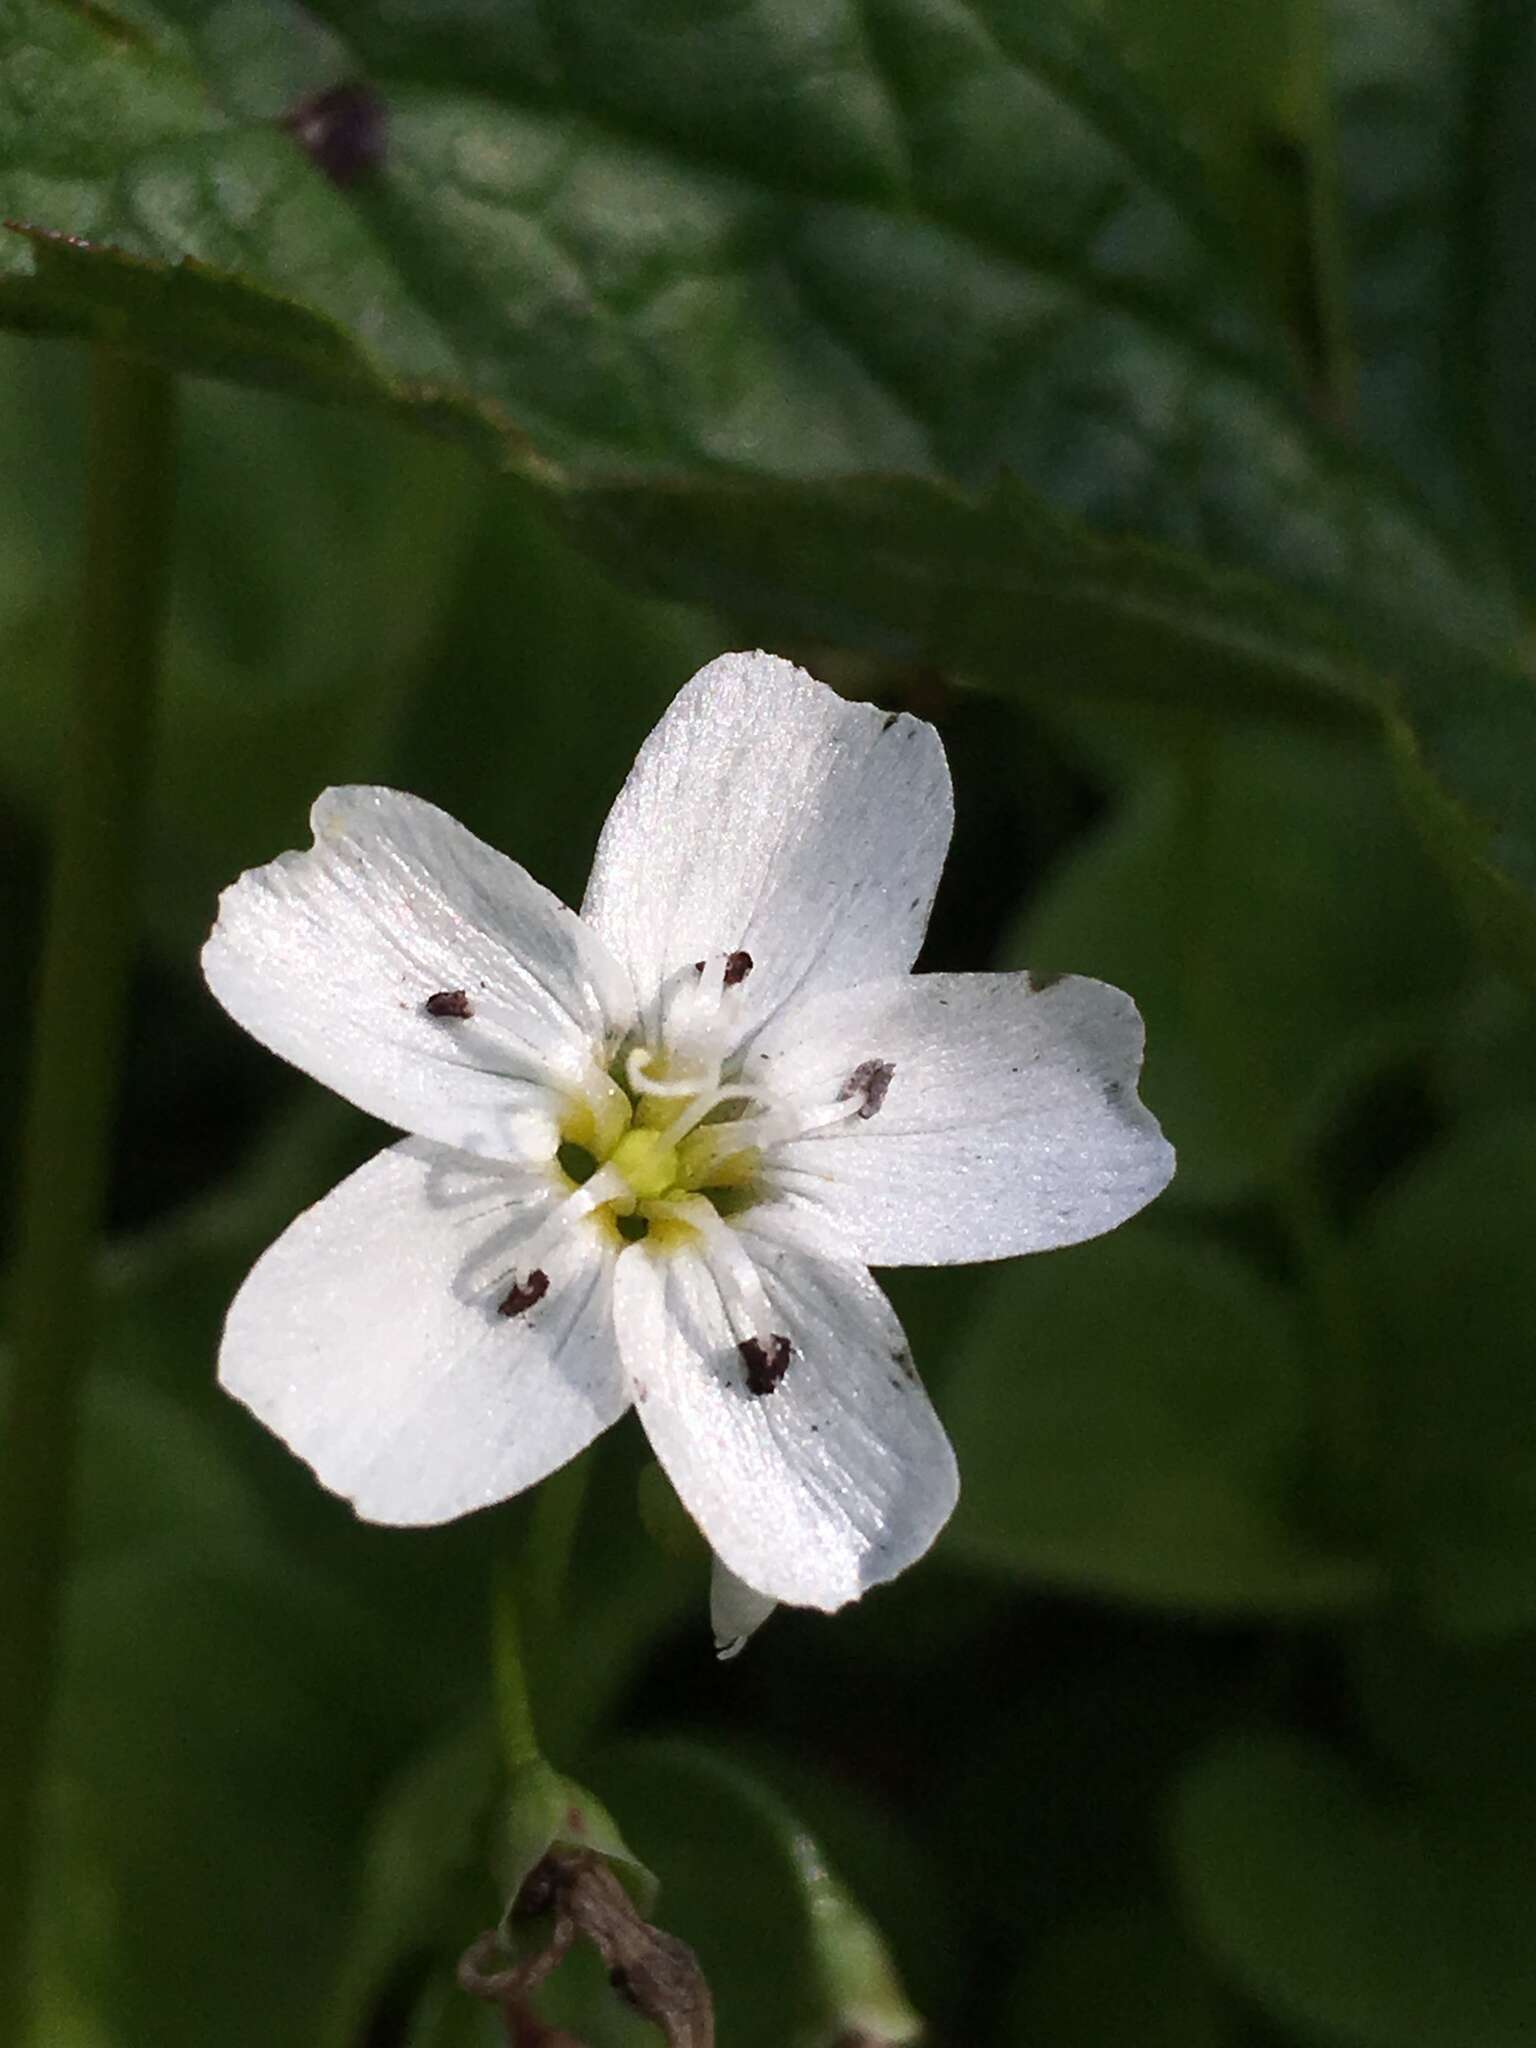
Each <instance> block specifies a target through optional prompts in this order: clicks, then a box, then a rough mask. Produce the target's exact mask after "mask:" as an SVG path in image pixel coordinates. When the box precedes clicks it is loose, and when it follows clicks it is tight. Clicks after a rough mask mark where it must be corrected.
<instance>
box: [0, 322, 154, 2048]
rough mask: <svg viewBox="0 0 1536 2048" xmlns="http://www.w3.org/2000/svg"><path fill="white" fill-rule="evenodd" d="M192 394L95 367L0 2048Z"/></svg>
mask: <svg viewBox="0 0 1536 2048" xmlns="http://www.w3.org/2000/svg"><path fill="white" fill-rule="evenodd" d="M174 421H175V401H174V394H173V390H172V387H171V384H170V382H169V380H168V379H167V378H166V377H165V376H164V375H163V374H162V373H160V372H159V371H157V370H151V369H147V368H144V367H142V366H141V365H138V364H132V363H128V362H125V361H123V360H121V359H119V358H117V357H115V356H112V355H109V354H107V353H106V352H104V351H101V352H98V354H97V355H96V357H95V360H94V363H93V367H92V373H91V393H90V422H89V437H88V463H89V474H88V477H87V483H86V543H85V583H84V592H83V598H82V604H81V612H80V622H79V631H80V638H79V646H78V672H77V676H76V681H75V693H74V702H73V707H72V717H71V724H70V729H69V731H68V734H67V736H66V740H65V744H64V751H63V758H62V761H61V764H60V780H59V790H58V808H57V817H56V825H55V839H54V855H53V876H52V885H51V889H50V895H49V902H48V921H47V933H46V939H45V942H44V947H43V957H42V965H41V973H40V978H39V982H38V985H37V988H36V990H35V992H34V994H33V997H32V1003H31V1010H32V1022H33V1043H32V1053H31V1068H30V1073H29V1079H28V1094H27V1102H26V1114H25V1122H24V1126H23V1135H22V1144H21V1166H20V1175H19V1183H18V1208H17V1248H16V1258H15V1265H14V1269H13V1273H12V1279H11V1290H10V1302H11V1371H10V1377H9V1380H8V1383H7V1385H6V1389H5V1406H4V1416H3V1425H0V1614H3V1615H4V1617H5V1624H4V1625H5V1636H6V1642H5V1654H4V1656H3V1657H0V1843H3V1844H4V1845H5V1846H4V1852H3V1854H0V2043H4V2044H7V2048H9V2044H11V2043H13V2042H16V2041H19V2040H20V2039H21V2038H22V2037H23V2033H22V2030H23V2027H24V2025H25V2019H26V2010H27V2004H28V1955H29V1944H30V1939H31V1934H30V1928H31V1916H32V1899H33V1894H34V1891H35V1868H36V1863H37V1850H38V1841H39V1786H40V1782H41V1779H42V1765H43V1762H44V1757H45V1749H46V1742H47V1736H48V1726H49V1719H50V1715H51V1711H52V1707H53V1700H54V1695H55V1692H56V1690H57V1665H58V1656H59V1637H60V1612H61V1606H62V1589H63V1580H64V1574H65V1570H66V1567H67V1564H68V1549H69V1542H68V1536H69V1526H70V1505H71V1490H72V1489H71V1481H72V1477H73V1466H74V1456H75V1437H76V1425H77V1417H78V1412H79V1406H80V1390H81V1385H82V1382H83V1379H84V1376H85V1370H86V1367H87V1364H88V1362H89V1359H90V1354H91V1345H92V1337H93V1327H92V1326H93V1318H92V1313H91V1309H92V1303H91V1294H92V1286H91V1278H92V1272H93V1268H94V1265H95V1256H94V1251H95V1239H96V1236H97V1232H98V1227H99V1225H100V1221H101V1213H102V1205H103V1200H104V1196H105V1189H106V1178H107V1165H108V1157H109V1151H110V1145H111V1139H112V1128H113V1115H114V1110H115V1106H116V1101H117V1086H118V1066H119V1053H120V1042H121V1037H122V1016H123V1008H124V1001H125V995H126V989H127V978H128V968H129V963H130V958H131V955H132V951H133V934H134V925H135V917H134V912H135V907H136V905H135V895H136V889H135V883H136V876H137V870H138V852H139V842H140V837H141V832H142V826H143V818H144V811H145V793H146V788H147V783H148V778H149V765H150V733H151V723H152V714H153V706H154V694H155V676H156V668H157V654H158V647H159V640H160V631H161V624H162V620H163V618H164V613H165V605H166V595H167V588H168V582H169V574H168V572H169V562H170V525H171V500H172V471H173V441H174Z"/></svg>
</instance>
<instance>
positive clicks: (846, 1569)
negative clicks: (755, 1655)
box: [614, 1217, 958, 1610]
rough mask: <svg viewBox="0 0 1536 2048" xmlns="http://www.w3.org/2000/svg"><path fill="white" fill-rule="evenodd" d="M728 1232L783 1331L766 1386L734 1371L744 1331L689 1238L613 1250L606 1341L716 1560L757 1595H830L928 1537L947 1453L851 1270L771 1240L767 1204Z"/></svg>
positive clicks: (872, 1576)
mask: <svg viewBox="0 0 1536 2048" xmlns="http://www.w3.org/2000/svg"><path fill="white" fill-rule="evenodd" d="M736 1235H737V1239H738V1242H739V1246H740V1250H741V1252H742V1254H743V1255H744V1256H745V1257H747V1258H749V1259H750V1260H751V1261H752V1263H753V1266H754V1267H755V1270H756V1275H757V1280H758V1282H759V1283H760V1287H761V1291H762V1296H763V1297H764V1300H765V1303H766V1308H765V1313H766V1315H767V1316H768V1318H769V1328H770V1329H771V1330H772V1331H776V1332H779V1333H782V1334H783V1335H784V1336H785V1337H786V1339H787V1341H788V1345H789V1354H788V1357H787V1359H786V1361H785V1366H784V1370H783V1371H782V1373H781V1374H780V1375H779V1377H778V1379H777V1381H776V1383H775V1384H774V1386H773V1387H772V1389H771V1390H768V1391H765V1392H758V1391H754V1389H753V1387H752V1386H751V1385H750V1384H749V1379H748V1371H747V1366H746V1364H745V1363H744V1361H743V1357H742V1350H741V1343H742V1339H743V1338H744V1337H750V1336H751V1335H752V1334H753V1333H752V1332H749V1331H745V1330H743V1329H742V1328H741V1327H740V1321H739V1313H738V1308H737V1307H736V1306H732V1307H728V1306H727V1303H726V1300H725V1299H724V1297H723V1296H722V1291H721V1280H720V1277H718V1276H717V1275H716V1274H715V1273H714V1272H712V1271H711V1268H710V1266H709V1264H708V1263H707V1262H706V1259H705V1258H704V1257H703V1256H702V1255H700V1253H698V1252H696V1251H692V1250H686V1249H685V1250H679V1251H675V1252H671V1253H659V1254H658V1253H655V1252H652V1251H651V1250H650V1249H648V1247H647V1246H646V1245H645V1244H638V1245H634V1246H632V1247H631V1248H630V1249H629V1250H628V1251H626V1252H625V1253H623V1254H622V1256H621V1257H620V1259H619V1262H618V1270H617V1273H616V1276H615V1281H614V1308H615V1314H616V1317H617V1327H618V1334H619V1345H620V1350H621V1352H622V1354H623V1357H624V1362H625V1365H626V1368H627V1370H628V1372H629V1375H630V1380H631V1383H632V1385H633V1387H634V1390H635V1395H636V1400H637V1404H638V1412H639V1415H640V1419H641V1421H642V1423H643V1424H644V1426H645V1429H646V1433H647V1434H648V1436H649V1437H650V1440H651V1444H652V1447H653V1448H654V1450H655V1452H656V1455H657V1457H658V1458H659V1459H660V1460H661V1463H662V1465H663V1467H664V1468H665V1470H666V1472H667V1475H668V1477H669V1478H670V1479H671V1481H672V1484H673V1486H674V1487H675V1488H676V1490H677V1493H678V1496H679V1498H680V1499H681V1500H682V1502H683V1504H684V1506H685V1507H686V1508H687V1509H688V1511H689V1513H690V1514H691V1515H692V1516H693V1517H694V1519H695V1520H696V1521H697V1522H698V1524H699V1526H700V1528H701V1529H702V1530H703V1531H704V1534H705V1536H706V1537H707V1538H708V1539H709V1542H710V1544H711V1546H712V1547H713V1549H714V1551H715V1553H716V1555H717V1556H718V1557H719V1559H720V1560H721V1562H722V1564H723V1565H724V1566H725V1568H726V1569H727V1570H728V1571H729V1572H731V1573H732V1574H733V1575H734V1576H735V1577H736V1578H737V1579H739V1580H740V1581H741V1582H742V1584H743V1585H745V1586H746V1587H748V1588H749V1589H750V1590H751V1591H752V1592H754V1593H756V1594H757V1595H758V1596H759V1597H760V1598H761V1599H763V1600H769V1601H774V1600H783V1601H787V1602H789V1603H791V1604H792V1605H796V1606H804V1607H820V1608H824V1609H829V1610H830V1609H833V1608H837V1607H841V1606H842V1605H843V1604H844V1603H845V1602H847V1601H849V1600H855V1599H857V1598H858V1597H859V1595H860V1594H861V1593H862V1592H864V1591H865V1590H866V1588H868V1587H869V1586H873V1585H877V1584H879V1583H881V1582H882V1581H883V1580H886V1579H889V1578H892V1577H893V1576H894V1575H895V1574H896V1573H897V1572H899V1571H901V1570H903V1569H904V1568H905V1567H906V1566H907V1565H909V1564H911V1563H912V1562H913V1560H914V1559H915V1558H917V1557H920V1556H921V1555H922V1553H923V1552H924V1551H925V1550H926V1549H927V1548H928V1546H929V1544H930V1543H932V1541H933V1539H934V1537H935V1536H936V1535H937V1534H938V1532H939V1530H940V1529H941V1528H942V1527H943V1525H944V1522H945V1521H946V1520H947V1518H948V1516H949V1513H950V1510H951V1509H952V1508H953V1506H954V1502H955V1497H956V1493H957V1490H958V1481H957V1477H956V1472H955V1462H954V1456H953V1453H952V1452H951V1450H950V1447H949V1442H948V1439H947V1438H946V1436H945V1435H944V1431H943V1428H942V1426H941V1424H940V1422H939V1420H938V1417H937V1416H936V1415H935V1414H934V1411H933V1408H932V1406H931V1404H930V1403H929V1401H928V1397H927V1395H926V1394H925V1393H924V1392H923V1389H922V1387H921V1385H920V1384H919V1382H918V1379H917V1376H916V1373H915V1372H914V1370H913V1367H912V1360H911V1356H910V1354H909V1352H908V1350H907V1345H906V1340H905V1338H904V1337H903V1335H902V1331H901V1325H900V1324H899V1323H898V1322H897V1320H896V1317H895V1315H894V1313H893V1312H892V1310H891V1307H890V1304H889V1303H888V1302H887V1301H886V1299H885V1297H884V1295H883V1294H882V1293H881V1292H880V1290H879V1288H878V1287H876V1285H875V1283H874V1282H873V1280H872V1279H871V1278H870V1276H869V1274H868V1273H867V1272H866V1271H865V1270H864V1269H863V1268H862V1267H860V1266H856V1265H851V1264H841V1263H837V1262H834V1261H832V1260H828V1259H817V1258H814V1257H810V1256H807V1255H806V1253H805V1252H803V1251H802V1250H801V1249H800V1248H799V1247H798V1246H795V1245H792V1244H790V1243H787V1242H781V1241H779V1239H778V1238H777V1236H776V1235H775V1234H774V1229H773V1222H772V1218H771V1217H767V1218H765V1219H764V1220H763V1222H762V1223H761V1224H755V1223H748V1224H743V1226H742V1227H741V1228H740V1230H739V1231H738V1232H737V1233H736ZM727 1291H728V1292H729V1291H730V1289H729V1287H728V1286H727ZM748 1296H749V1290H740V1291H739V1292H738V1293H737V1296H736V1302H737V1303H738V1304H739V1302H740V1301H742V1300H745V1299H747V1298H748Z"/></svg>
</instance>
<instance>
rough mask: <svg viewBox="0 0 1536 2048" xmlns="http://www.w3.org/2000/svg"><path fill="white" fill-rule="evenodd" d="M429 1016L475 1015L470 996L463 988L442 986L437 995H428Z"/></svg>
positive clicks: (427, 1007)
mask: <svg viewBox="0 0 1536 2048" xmlns="http://www.w3.org/2000/svg"><path fill="white" fill-rule="evenodd" d="M426 1009H427V1015H428V1016H429V1017H473V1015H474V1014H475V1013H474V1011H473V1010H472V1009H471V1008H470V1007H469V997H468V996H467V995H466V994H465V993H464V991H463V989H461V988H440V989H439V990H438V992H437V994H436V995H435V996H428V997H427V1003H426Z"/></svg>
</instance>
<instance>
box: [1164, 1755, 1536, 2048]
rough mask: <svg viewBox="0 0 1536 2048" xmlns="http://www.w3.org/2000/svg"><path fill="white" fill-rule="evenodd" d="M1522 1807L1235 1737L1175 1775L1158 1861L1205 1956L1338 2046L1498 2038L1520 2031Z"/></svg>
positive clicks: (1529, 1874) (1523, 2027)
mask: <svg viewBox="0 0 1536 2048" xmlns="http://www.w3.org/2000/svg"><path fill="white" fill-rule="evenodd" d="M1529 1821H1530V1816H1529V1815H1528V1814H1517V1813H1511V1812H1510V1811H1509V1809H1508V1808H1501V1807H1500V1806H1499V1805H1497V1804H1496V1803H1493V1802H1471V1801H1467V1800H1465V1799H1464V1798H1463V1799H1460V1800H1457V1801H1455V1802H1449V1801H1447V1802H1441V1803H1430V1802H1426V1801H1418V1800H1401V1799H1398V1800H1393V1799H1390V1798H1387V1797H1384V1796H1380V1795H1377V1796H1372V1794H1371V1793H1370V1792H1369V1791H1368V1790H1367V1789H1366V1787H1365V1786H1364V1785H1363V1784H1361V1783H1360V1782H1359V1781H1358V1780H1357V1779H1356V1778H1354V1777H1353V1776H1352V1775H1351V1774H1350V1773H1349V1772H1348V1771H1347V1770H1346V1769H1345V1768H1344V1767H1343V1766H1342V1765H1340V1764H1338V1763H1336V1762H1335V1761H1334V1760H1333V1759H1332V1758H1331V1757H1329V1756H1328V1754H1327V1753H1326V1752H1325V1751H1324V1750H1322V1749H1320V1748H1318V1747H1315V1746H1313V1745H1311V1744H1308V1743H1305V1742H1301V1741H1296V1740H1292V1739H1289V1738H1284V1737H1280V1736H1270V1737H1262V1736H1252V1737H1248V1738H1246V1739H1237V1740H1233V1741H1230V1742H1228V1743H1226V1744H1224V1745H1223V1746H1221V1747H1220V1748H1218V1749H1216V1750H1215V1751H1213V1752H1212V1753H1211V1754H1210V1755H1209V1756H1207V1757H1206V1758H1205V1759H1203V1761H1202V1762H1201V1763H1200V1764H1198V1765H1197V1766H1196V1767H1195V1769H1194V1770H1193V1771H1192V1772H1191V1773H1190V1774H1189V1776H1188V1777H1187V1779H1186V1780H1185V1783H1184V1785H1183V1788H1182V1791H1181V1794H1180V1798H1179V1803H1178V1807H1177V1810H1176V1813H1175V1816H1174V1823H1173V1849H1174V1861H1175V1866H1176V1868H1177V1871H1178V1875H1179V1878H1180V1881H1181V1884H1182V1886H1183V1889H1184V1894H1185V1897H1186V1899H1187V1901H1188V1905H1189V1910H1190V1913H1191V1915H1192V1918H1193V1920H1194V1923H1195V1926H1196V1929H1197V1930H1198V1933H1199V1935H1200V1937H1201V1939H1202V1941H1203V1943H1204V1944H1205V1945H1206V1947H1207V1948H1208V1949H1209V1951H1210V1953H1211V1955H1212V1956H1213V1957H1214V1958H1215V1960H1216V1961H1217V1962H1218V1963H1219V1964H1220V1965H1221V1966H1222V1968H1223V1969H1225V1970H1226V1971H1227V1972H1229V1973H1230V1974H1231V1976H1232V1978H1233V1979H1234V1981H1235V1982H1237V1983H1238V1984H1240V1985H1241V1986H1242V1988H1243V1989H1244V1990H1246V1991H1247V1992H1248V1993H1249V1994H1250V1995H1251V1996H1253V1997H1254V1998H1256V1999H1258V2000H1259V2001H1260V2003H1261V2004H1262V2005H1263V2007H1264V2008H1265V2010H1266V2011H1267V2012H1268V2013H1269V2014H1270V2015H1271V2016H1272V2017H1273V2018H1275V2019H1277V2020H1280V2021H1282V2022H1284V2023H1288V2024H1290V2025H1293V2026H1296V2027H1299V2028H1302V2029H1303V2030H1305V2031H1306V2032H1307V2033H1309V2034H1314V2035H1316V2036H1317V2038H1318V2039H1319V2040H1321V2041H1325V2042H1338V2043H1340V2044H1344V2048H1402V2044H1403V2043H1404V2042H1405V2041H1412V2042H1415V2043H1422V2044H1423V2048H1442V2044H1443V2048H1516V2044H1517V2043H1524V2042H1527V2041H1528V2040H1529V2039H1530V2037H1531V2030H1532V2028H1533V2026H1536V1955H1533V1951H1532V1948H1531V1944H1530V1939H1529V1933H1530V1925H1529V1922H1530V1895H1531V1887H1532V1884H1533V1882H1536V1859H1533V1854H1532V1836H1531V1833H1530V1827H1529Z"/></svg>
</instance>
